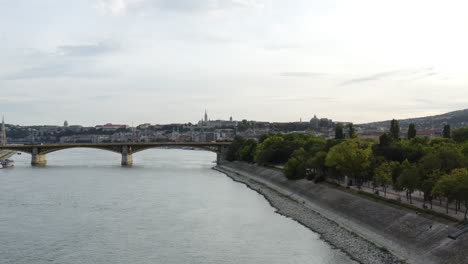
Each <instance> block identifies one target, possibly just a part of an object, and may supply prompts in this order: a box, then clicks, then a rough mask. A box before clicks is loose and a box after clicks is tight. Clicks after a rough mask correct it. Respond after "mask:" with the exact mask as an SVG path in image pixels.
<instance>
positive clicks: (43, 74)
mask: <svg viewBox="0 0 468 264" xmlns="http://www.w3.org/2000/svg"><path fill="white" fill-rule="evenodd" d="M86 65H87V64H86ZM86 65H85V64H82V63H78V62H63V63H56V64H44V65H41V66H37V67H29V68H24V69H21V70H20V71H18V72H15V73H13V74H9V75H5V76H3V77H1V78H0V79H2V80H22V79H42V78H64V77H78V78H84V77H85V78H103V77H108V76H112V75H113V74H111V73H109V72H106V73H105V72H99V71H97V70H93V69H91V68H90V67H89V66H91V65H88V66H86Z"/></svg>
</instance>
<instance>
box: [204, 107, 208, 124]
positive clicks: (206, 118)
mask: <svg viewBox="0 0 468 264" xmlns="http://www.w3.org/2000/svg"><path fill="white" fill-rule="evenodd" d="M207 122H208V114H207V113H206V109H205V123H207Z"/></svg>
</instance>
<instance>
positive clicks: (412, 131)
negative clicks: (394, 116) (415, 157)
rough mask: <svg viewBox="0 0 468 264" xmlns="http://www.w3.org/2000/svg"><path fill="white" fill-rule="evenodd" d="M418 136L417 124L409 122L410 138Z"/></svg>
mask: <svg viewBox="0 0 468 264" xmlns="http://www.w3.org/2000/svg"><path fill="white" fill-rule="evenodd" d="M415 137H416V126H415V125H414V123H411V124H409V126H408V139H412V138H415Z"/></svg>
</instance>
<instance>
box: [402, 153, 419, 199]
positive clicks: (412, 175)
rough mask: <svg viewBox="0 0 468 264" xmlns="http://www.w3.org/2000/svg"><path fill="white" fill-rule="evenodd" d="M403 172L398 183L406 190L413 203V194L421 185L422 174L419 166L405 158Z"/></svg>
mask: <svg viewBox="0 0 468 264" xmlns="http://www.w3.org/2000/svg"><path fill="white" fill-rule="evenodd" d="M401 165H402V168H403V170H402V172H401V174H400V176H399V177H398V181H397V184H398V186H399V187H400V188H402V189H403V190H406V193H407V194H408V196H409V198H410V203H412V199H411V194H412V193H413V192H414V191H415V190H416V189H417V188H418V187H419V186H420V183H421V182H420V179H421V178H420V174H419V170H418V167H417V166H416V165H415V164H411V163H409V162H408V160H405V161H404V162H403V163H402V164H401Z"/></svg>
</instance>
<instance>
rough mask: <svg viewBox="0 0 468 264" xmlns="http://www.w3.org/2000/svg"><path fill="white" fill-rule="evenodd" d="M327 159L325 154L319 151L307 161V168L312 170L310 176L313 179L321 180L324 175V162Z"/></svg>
mask: <svg viewBox="0 0 468 264" xmlns="http://www.w3.org/2000/svg"><path fill="white" fill-rule="evenodd" d="M326 158H327V152H325V151H319V152H317V153H316V154H315V155H314V156H313V157H311V158H309V160H308V161H307V167H308V168H310V169H312V175H311V176H313V177H314V178H315V177H317V178H321V177H323V176H324V175H325V170H326V166H325V160H326Z"/></svg>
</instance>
